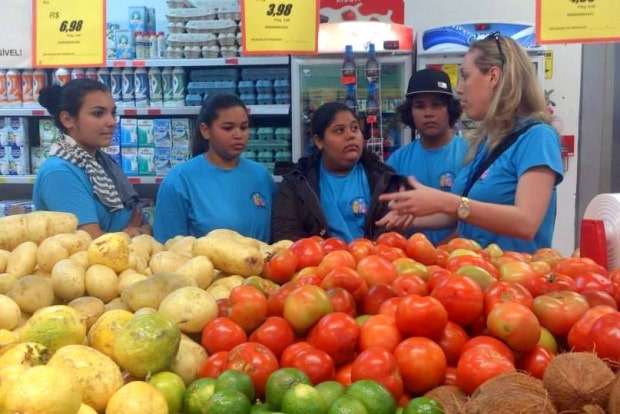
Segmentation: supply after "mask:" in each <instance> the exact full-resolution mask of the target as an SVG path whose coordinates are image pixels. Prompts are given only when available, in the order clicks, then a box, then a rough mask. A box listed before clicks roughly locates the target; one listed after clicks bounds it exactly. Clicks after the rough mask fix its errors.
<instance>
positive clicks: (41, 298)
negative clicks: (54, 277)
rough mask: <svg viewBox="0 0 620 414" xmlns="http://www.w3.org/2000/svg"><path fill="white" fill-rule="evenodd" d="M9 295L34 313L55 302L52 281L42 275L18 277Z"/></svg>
mask: <svg viewBox="0 0 620 414" xmlns="http://www.w3.org/2000/svg"><path fill="white" fill-rule="evenodd" d="M8 296H9V297H11V299H13V300H14V301H15V303H17V305H18V306H19V308H20V309H21V310H22V311H24V312H27V313H34V312H36V311H37V310H39V309H42V308H45V307H47V306H51V305H53V304H54V289H53V287H52V281H51V280H50V279H49V278H44V277H40V276H24V277H22V278H20V279H18V280H17V281H16V282H15V284H14V285H13V287H12V288H11V290H10V291H9V293H8Z"/></svg>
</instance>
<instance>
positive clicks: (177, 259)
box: [149, 252, 189, 274]
mask: <svg viewBox="0 0 620 414" xmlns="http://www.w3.org/2000/svg"><path fill="white" fill-rule="evenodd" d="M188 260H189V257H186V256H182V255H180V254H178V253H174V252H159V253H155V254H154V255H153V256H152V257H151V261H150V262H149V267H150V268H151V271H152V272H153V274H157V273H170V272H176V271H177V270H178V269H179V268H180V267H181V266H183V265H184V264H185V262H187V261H188Z"/></svg>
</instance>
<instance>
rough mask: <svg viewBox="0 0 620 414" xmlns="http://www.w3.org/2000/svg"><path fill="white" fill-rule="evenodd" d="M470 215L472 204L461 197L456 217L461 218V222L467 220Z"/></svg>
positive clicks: (467, 199)
mask: <svg viewBox="0 0 620 414" xmlns="http://www.w3.org/2000/svg"><path fill="white" fill-rule="evenodd" d="M470 214H471V203H470V201H469V198H467V197H461V201H460V203H459V206H458V207H457V208H456V216H457V217H458V218H459V220H467V218H468V217H469V215H470Z"/></svg>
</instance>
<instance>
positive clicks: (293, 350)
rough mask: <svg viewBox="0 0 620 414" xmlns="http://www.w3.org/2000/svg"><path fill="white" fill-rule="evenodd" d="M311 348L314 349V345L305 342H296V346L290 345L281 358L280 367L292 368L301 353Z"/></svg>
mask: <svg viewBox="0 0 620 414" xmlns="http://www.w3.org/2000/svg"><path fill="white" fill-rule="evenodd" d="M310 348H312V345H310V344H309V343H308V342H305V341H301V342H295V343H294V344H292V345H289V346H288V347H286V349H285V350H284V352H282V356H281V357H280V365H281V366H283V367H287V366H290V365H291V364H292V363H293V360H294V359H295V356H296V355H297V354H298V353H299V352H301V351H303V350H305V349H310Z"/></svg>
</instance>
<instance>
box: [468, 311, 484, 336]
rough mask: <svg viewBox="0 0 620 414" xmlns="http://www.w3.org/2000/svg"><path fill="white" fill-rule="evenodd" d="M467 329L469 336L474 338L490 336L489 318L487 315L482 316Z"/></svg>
mask: <svg viewBox="0 0 620 414" xmlns="http://www.w3.org/2000/svg"><path fill="white" fill-rule="evenodd" d="M467 328H468V329H467V331H468V332H469V336H471V337H472V338H473V337H475V336H481V335H483V336H484V335H489V330H488V328H487V317H486V315H485V314H482V315H480V317H479V318H478V319H476V320H475V321H473V322H472V323H471V325H469V326H468V327H467Z"/></svg>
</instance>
